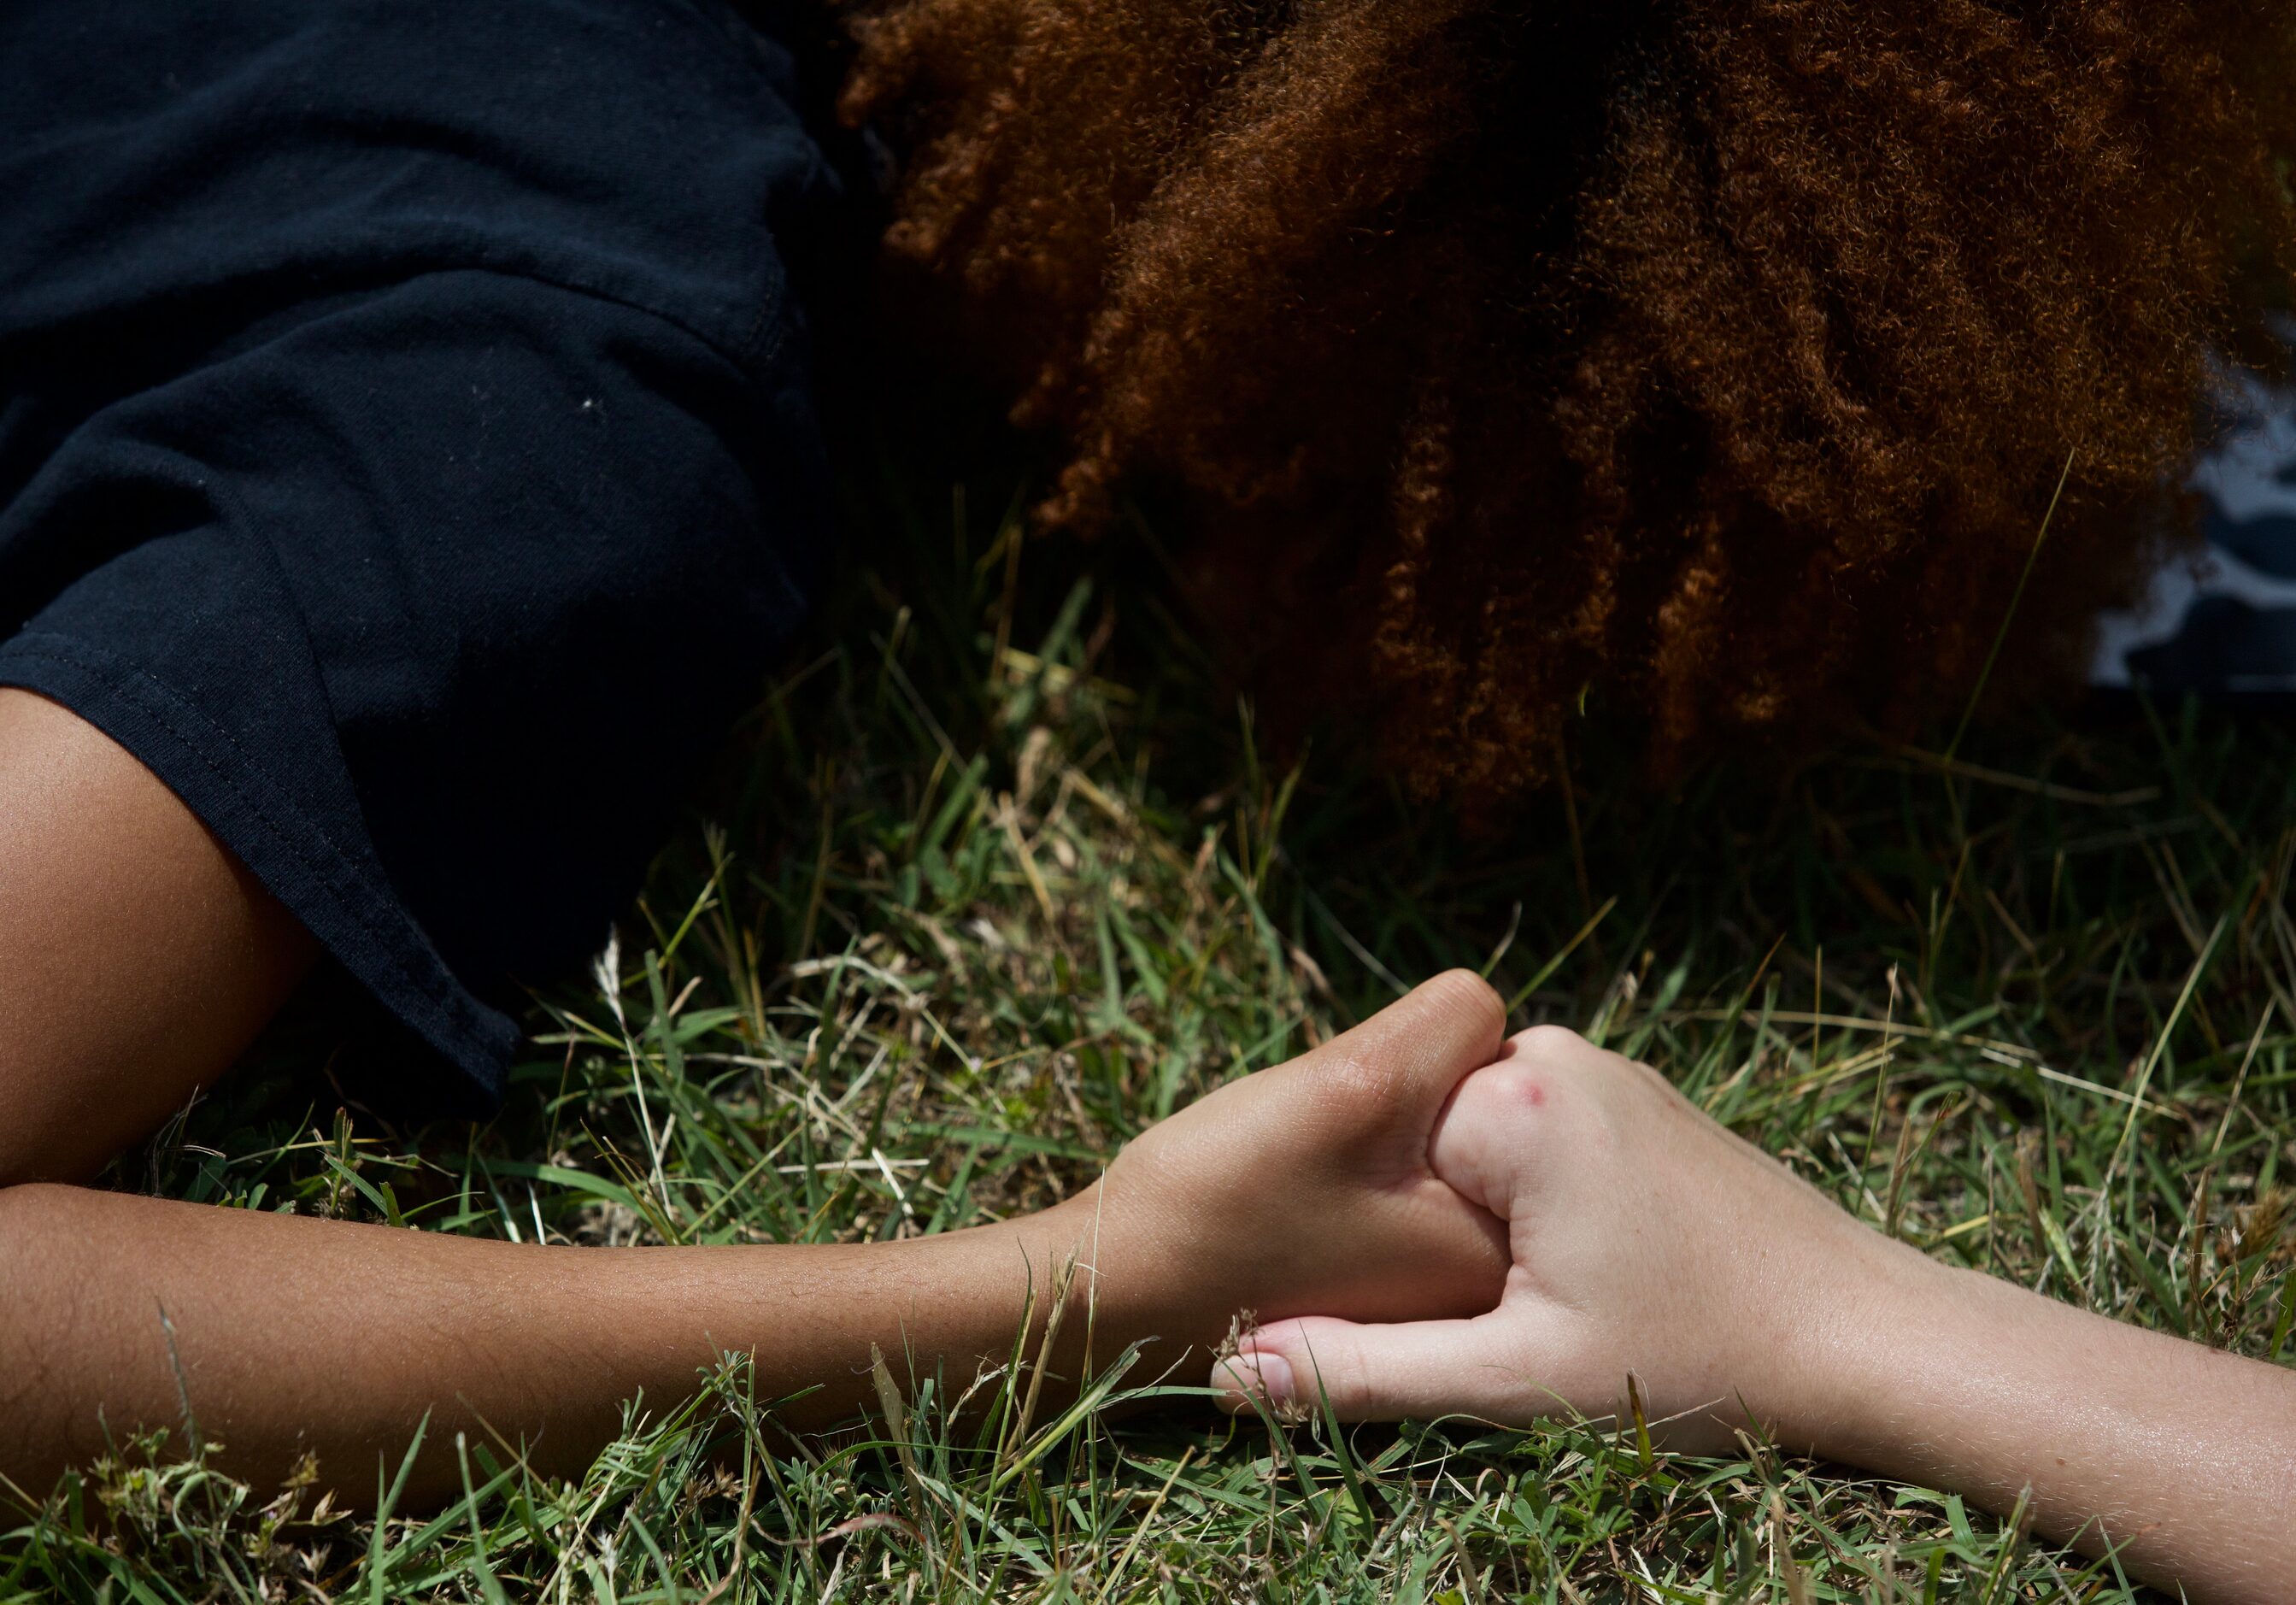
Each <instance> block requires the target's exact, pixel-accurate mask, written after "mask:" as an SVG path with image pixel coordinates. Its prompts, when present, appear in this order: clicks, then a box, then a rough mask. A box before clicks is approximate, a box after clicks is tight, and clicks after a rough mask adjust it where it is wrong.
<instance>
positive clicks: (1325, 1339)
mask: <svg viewBox="0 0 2296 1605" xmlns="http://www.w3.org/2000/svg"><path fill="white" fill-rule="evenodd" d="M1546 1320H1547V1318H1546V1317H1544V1316H1543V1315H1540V1314H1538V1313H1533V1312H1530V1311H1525V1310H1500V1311H1496V1312H1494V1313H1491V1314H1488V1315H1479V1316H1476V1317H1475V1318H1474V1319H1472V1320H1471V1321H1414V1322H1410V1323H1408V1324H1406V1325H1399V1326H1362V1325H1358V1324H1357V1323H1356V1322H1354V1321H1334V1320H1332V1319H1329V1318H1328V1317H1324V1316H1310V1317H1308V1318H1305V1319H1302V1320H1298V1321H1277V1322H1276V1323H1275V1324H1274V1325H1272V1326H1266V1327H1262V1328H1260V1329H1259V1330H1258V1331H1256V1332H1254V1333H1252V1335H1251V1337H1248V1338H1246V1339H1245V1340H1244V1342H1243V1344H1242V1347H1241V1348H1240V1349H1239V1350H1238V1351H1237V1353H1236V1354H1234V1355H1233V1356H1232V1357H1230V1358H1228V1359H1226V1360H1223V1361H1221V1362H1219V1363H1218V1365H1217V1366H1215V1367H1214V1368H1213V1370H1212V1386H1213V1387H1216V1388H1218V1389H1219V1390H1220V1399H1219V1403H1220V1407H1221V1408H1222V1409H1224V1410H1227V1411H1230V1412H1242V1411H1245V1410H1249V1409H1251V1408H1252V1407H1253V1405H1254V1404H1255V1403H1259V1404H1264V1405H1266V1406H1267V1409H1268V1410H1269V1412H1271V1413H1274V1414H1276V1415H1279V1416H1281V1415H1309V1414H1314V1413H1316V1412H1319V1411H1320V1410H1321V1409H1322V1408H1323V1404H1324V1401H1325V1400H1328V1401H1330V1403H1331V1406H1332V1412H1333V1414H1334V1415H1335V1416H1337V1417H1338V1418H1339V1419H1340V1420H1342V1421H1398V1420H1403V1419H1404V1418H1405V1417H1406V1416H1408V1417H1415V1418H1418V1419H1422V1420H1424V1419H1427V1418H1429V1417H1434V1416H1446V1415H1466V1416H1475V1417H1479V1418H1480V1419H1482V1420H1489V1421H1494V1422H1497V1423H1499V1424H1500V1425H1503V1426H1521V1425H1524V1424H1526V1423H1528V1422H1529V1421H1531V1420H1536V1419H1538V1417H1540V1416H1547V1415H1555V1414H1559V1413H1567V1412H1568V1410H1569V1405H1568V1403H1567V1402H1566V1401H1565V1400H1564V1399H1563V1398H1562V1396H1561V1395H1560V1393H1559V1392H1558V1391H1556V1390H1555V1389H1554V1379H1556V1377H1557V1376H1558V1374H1559V1368H1558V1367H1557V1366H1556V1365H1554V1363H1553V1362H1552V1361H1551V1358H1550V1356H1552V1355H1553V1354H1555V1353H1556V1352H1557V1351H1559V1349H1560V1348H1561V1345H1560V1343H1559V1342H1557V1341H1554V1339H1555V1338H1557V1337H1559V1336H1560V1334H1559V1333H1554V1332H1552V1331H1551V1330H1542V1329H1541V1328H1542V1327H1543V1326H1545V1325H1546Z"/></svg>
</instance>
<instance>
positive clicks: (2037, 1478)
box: [1222, 1027, 2296, 1605]
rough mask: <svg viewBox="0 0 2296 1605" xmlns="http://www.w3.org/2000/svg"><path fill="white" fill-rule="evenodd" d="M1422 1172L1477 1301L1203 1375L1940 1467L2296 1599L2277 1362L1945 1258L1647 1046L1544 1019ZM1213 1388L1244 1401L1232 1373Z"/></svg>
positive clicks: (2132, 1564)
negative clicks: (1591, 1039)
mask: <svg viewBox="0 0 2296 1605" xmlns="http://www.w3.org/2000/svg"><path fill="white" fill-rule="evenodd" d="M1431 1158H1432V1162H1433V1165H1434V1169H1435V1173H1436V1174H1437V1175H1438V1176H1439V1177H1440V1178H1441V1179H1442V1180H1444V1181H1447V1182H1449V1183H1450V1184H1451V1185H1452V1186H1453V1187H1455V1188H1456V1189H1458V1190H1459V1191H1460V1193H1461V1194H1462V1195H1463V1196H1464V1197H1466V1198H1472V1199H1473V1200H1474V1201H1475V1202H1476V1203H1478V1204H1480V1205H1482V1206H1485V1207H1486V1208H1488V1209H1489V1210H1490V1211H1491V1212H1492V1213H1493V1214H1497V1215H1498V1216H1500V1217H1502V1218H1504V1219H1505V1221H1506V1222H1507V1231H1508V1239H1509V1243H1510V1247H1511V1253H1512V1257H1513V1266H1512V1268H1511V1269H1510V1271H1509V1272H1508V1273H1507V1284H1506V1291H1505V1295H1504V1296H1503V1297H1502V1298H1501V1299H1500V1300H1499V1301H1498V1303H1497V1307H1496V1308H1494V1309H1492V1310H1491V1311H1489V1312H1488V1313H1484V1314H1481V1315H1479V1316H1476V1317H1474V1318H1473V1319H1471V1320H1466V1321H1424V1322H1419V1323H1415V1324H1408V1325H1389V1326H1365V1325H1358V1324H1355V1323H1353V1322H1350V1321H1336V1320H1324V1319H1315V1318H1310V1319H1308V1320H1303V1321H1279V1322H1275V1323H1273V1324H1271V1325H1269V1326H1267V1327H1266V1328H1264V1329H1261V1330H1260V1331H1259V1332H1258V1333H1257V1334H1255V1335H1254V1336H1253V1337H1252V1338H1251V1341H1250V1342H1249V1343H1248V1344H1247V1345H1246V1346H1244V1349H1243V1351H1242V1353H1241V1354H1239V1356H1238V1357H1237V1359H1236V1361H1235V1362H1234V1368H1233V1370H1228V1371H1224V1372H1223V1373H1222V1375H1223V1378H1224V1379H1226V1381H1228V1382H1230V1383H1231V1384H1233V1383H1235V1382H1237V1381H1238V1380H1240V1381H1241V1383H1242V1387H1243V1388H1244V1389H1245V1390H1247V1391H1249V1392H1252V1393H1257V1394H1259V1395H1262V1396H1269V1395H1274V1396H1275V1397H1276V1399H1277V1402H1278V1403H1283V1404H1286V1405H1289V1406H1291V1407H1292V1408H1297V1407H1299V1406H1300V1404H1302V1403H1305V1402H1308V1401H1313V1400H1316V1398H1317V1396H1318V1395H1317V1394H1316V1388H1317V1387H1319V1386H1320V1387H1321V1389H1322V1395H1321V1396H1322V1397H1325V1398H1328V1399H1329V1400H1330V1401H1331V1403H1332V1404H1333V1408H1334V1409H1335V1410H1336V1411H1337V1412H1338V1413H1339V1415H1340V1416H1341V1419H1343V1420H1396V1419H1399V1418H1401V1417H1404V1416H1416V1417H1420V1418H1425V1417H1428V1416H1431V1415H1439V1414H1443V1413H1445V1412H1462V1413H1464V1414H1469V1415H1472V1416H1477V1417H1480V1418H1483V1419H1486V1420H1493V1421H1498V1422H1503V1423H1512V1424H1521V1423H1525V1422H1529V1421H1531V1420H1537V1419H1539V1418H1541V1417H1547V1416H1553V1415H1558V1414H1572V1413H1576V1414H1582V1415H1586V1416H1589V1417H1595V1418H1611V1419H1622V1418H1623V1417H1624V1416H1625V1415H1626V1414H1627V1413H1628V1410H1629V1408H1630V1407H1629V1406H1628V1403H1627V1401H1626V1379H1627V1378H1628V1375H1629V1374H1630V1373H1631V1374H1632V1375H1633V1377H1634V1378H1635V1379H1636V1384H1637V1390H1638V1392H1639V1394H1640V1396H1641V1399H1642V1403H1643V1407H1644V1412H1645V1413H1646V1415H1647V1417H1648V1418H1649V1419H1650V1420H1651V1421H1652V1427H1653V1431H1654V1434H1655V1436H1658V1437H1660V1438H1661V1439H1662V1440H1664V1441H1666V1442H1668V1443H1670V1444H1673V1445H1675V1446H1677V1447H1679V1448H1683V1449H1686V1450H1691V1451H1693V1452H1706V1451H1722V1450H1726V1448H1727V1447H1728V1446H1729V1444H1731V1442H1732V1440H1733V1437H1734V1434H1735V1432H1737V1431H1738V1430H1739V1429H1741V1428H1748V1427H1759V1428H1760V1429H1761V1430H1762V1431H1764V1432H1766V1433H1767V1434H1768V1435H1769V1436H1771V1438H1772V1439H1773V1440H1774V1441H1775V1442H1777V1443H1779V1444H1783V1445H1784V1446H1785V1447H1787V1448H1790V1449H1792V1450H1794V1451H1797V1452H1804V1453H1813V1454H1816V1455H1818V1456H1821V1457H1823V1458H1825V1459H1829V1460H1836V1461H1844V1462H1846V1463H1848V1464H1850V1465H1854V1466H1859V1467H1863V1468H1865V1469H1869V1470H1873V1471H1878V1472H1881V1473H1882V1474H1883V1475H1885V1476H1888V1477H1893V1478H1896V1479H1898V1480H1899V1481H1905V1482H1913V1483H1918V1484H1922V1485H1923V1486H1931V1487H1940V1488H1948V1489H1954V1490H1957V1491H1959V1492H1961V1493H1963V1494H1966V1495H1968V1496H1969V1497H1970V1498H1971V1499H1972V1500H1974V1501H1975V1502H1979V1503H1980V1504H1983V1505H1985V1506H1987V1507H1988V1508H1989V1509H1992V1510H1997V1511H2004V1512H2005V1511H2008V1510H2013V1508H2014V1507H2015V1506H2016V1503H2017V1502H2018V1499H2019V1496H2020V1494H2022V1493H2024V1492H2025V1491H2026V1490H2027V1489H2028V1488H2030V1491H2031V1499H2032V1510H2033V1516H2034V1522H2035V1527H2036V1528H2037V1529H2038V1531H2041V1532H2043V1533H2046V1534H2049V1535H2054V1536H2056V1537H2060V1538H2063V1537H2071V1536H2073V1535H2076V1534H2078V1535H2079V1537H2080V1540H2081V1543H2082V1544H2083V1546H2084V1547H2085V1548H2088V1549H2091V1550H2095V1549H2099V1548H2101V1547H2103V1545H2105V1544H2106V1543H2111V1544H2112V1545H2114V1546H2117V1547H2118V1549H2119V1551H2120V1555H2121V1557H2122V1560H2123V1564H2124V1565H2125V1566H2127V1567H2128V1569H2129V1570H2130V1571H2131V1572H2133V1573H2135V1574H2137V1575H2140V1576H2149V1577H2152V1578H2154V1579H2157V1580H2159V1581H2161V1582H2162V1583H2164V1584H2167V1583H2170V1582H2181V1583H2182V1584H2184V1585H2185V1587H2186V1589H2187V1590H2189V1591H2190V1592H2191V1593H2192V1594H2193V1595H2194V1597H2195V1598H2202V1599H2209V1600H2219V1601H2258V1602H2259V1605H2261V1602H2262V1601H2283V1602H2284V1601H2288V1600H2290V1599H2292V1598H2296V1527H2292V1524H2291V1522H2290V1521H2289V1519H2288V1517H2289V1513H2290V1512H2291V1511H2292V1510H2296V1371H2289V1370H2283V1369H2281V1368H2279V1367H2277V1366H2272V1365H2266V1364H2263V1363H2260V1362H2256V1361H2251V1360H2243V1359H2240V1358H2237V1357H2235V1356H2234V1355H2230V1354H2224V1353H2222V1352H2220V1351H2218V1350H2215V1349H2210V1348H2204V1347H2202V1346H2200V1345H2198V1344H2194V1343H2186V1342H2184V1341H2182V1340H2181V1339H2178V1338H2174V1337H2165V1336H2163V1335H2161V1334H2160V1333H2156V1332H2148V1331H2144V1330H2143V1329H2139V1328H2136V1327H2131V1326H2125V1325H2122V1324H2120V1322H2117V1321H2108V1320H2106V1319H2104V1318H2103V1317H2102V1316H2098V1315H2094V1314H2090V1313H2087V1312H2084V1311H2080V1310H2076V1309H2073V1308H2071V1306H2069V1305H2062V1304H2059V1303H2057V1302H2055V1301H2054V1300H2053V1299H2048V1298H2044V1297H2042V1296H2038V1295H2037V1294H2034V1293H2030V1292H2028V1291H2026V1290H2025V1289H2023V1288H2017V1287H2014V1286H2012V1285H2011V1284H2009V1283H2007V1282H2005V1281H2000V1280H1996V1279H1994V1278H1992V1277H1988V1276H1981V1275H1979V1274H1977V1273H1976V1272H1969V1271H1962V1270H1957V1269H1955V1268H1953V1267H1950V1266H1947V1265H1943V1264H1940V1263H1938V1262H1937V1261H1935V1260H1932V1259H1931V1258H1929V1257H1928V1256H1927V1255H1923V1254H1921V1253H1919V1252H1917V1251H1916V1250H1915V1249H1913V1248H1911V1247H1907V1245H1905V1244H1903V1243H1901V1242H1898V1241H1896V1240H1894V1239H1890V1238H1887V1237H1884V1236H1883V1235H1882V1233H1880V1232H1879V1231H1876V1230H1874V1229H1872V1228H1871V1227H1869V1226H1867V1225H1866V1224H1864V1223H1863V1222H1859V1221H1857V1220H1854V1219H1852V1218H1851V1217H1850V1216H1849V1214H1846V1213H1844V1212H1843V1211H1842V1210H1841V1208H1840V1207H1839V1206H1836V1205H1835V1204H1834V1203H1833V1200H1831V1199H1829V1198H1825V1196H1824V1195H1823V1194H1821V1193H1819V1192H1818V1191H1817V1190H1816V1189H1815V1188H1812V1187H1810V1186H1809V1185H1808V1184H1807V1183H1805V1182H1803V1181H1800V1180H1799V1179H1798V1178H1796V1177H1795V1176H1793V1175H1792V1173H1789V1172H1788V1171H1787V1170H1786V1169H1785V1168H1784V1166H1783V1165H1779V1164H1778V1163H1777V1162H1776V1161H1775V1160H1773V1159H1771V1158H1770V1157H1769V1156H1767V1155H1766V1154H1763V1153H1762V1152H1760V1151H1759V1149H1757V1148H1753V1147H1752V1146H1751V1145H1750V1144H1748V1143H1746V1142H1744V1141H1742V1140H1740V1139H1738V1138H1736V1137H1734V1136H1733V1135H1731V1134H1730V1133H1729V1132H1726V1131H1725V1130H1723V1129H1722V1127H1720V1126H1719V1125H1718V1124H1716V1123H1714V1122H1713V1121H1712V1120H1710V1119H1709V1118H1708V1117H1707V1116H1706V1115H1704V1114H1703V1113H1702V1112H1701V1111H1700V1110H1698V1109H1697V1108H1695V1107H1693V1106H1692V1105H1691V1104H1690V1103H1689V1102H1688V1100H1686V1099H1684V1098H1683V1097H1682V1096H1681V1094H1679V1093H1678V1092H1677V1091H1675V1090H1674V1089H1673V1088H1672V1087H1670V1086H1669V1085H1668V1084H1667V1082H1665V1081H1664V1079H1663V1078H1661V1076H1660V1075H1659V1074H1657V1073H1656V1072H1655V1071H1653V1070H1652V1069H1650V1068H1649V1067H1648V1066H1643V1065H1637V1064H1634V1063H1632V1062H1630V1061H1628V1060H1627V1059H1624V1058H1620V1057H1619V1056H1618V1055H1617V1054H1614V1053H1606V1052H1604V1051H1603V1050H1602V1049H1597V1048H1595V1047H1593V1046H1591V1045H1589V1044H1588V1043H1587V1041H1585V1040H1583V1039H1582V1038H1580V1037H1579V1036H1576V1035H1574V1034H1573V1033H1570V1032H1567V1031H1562V1030H1559V1029H1556V1028H1553V1027H1546V1028H1542V1029H1540V1030H1537V1031H1531V1032H1526V1033H1523V1034H1522V1035H1521V1036H1518V1037H1515V1038H1513V1040H1512V1041H1509V1042H1508V1043H1507V1045H1506V1048H1505V1050H1504V1052H1503V1054H1502V1056H1501V1058H1500V1059H1499V1060H1498V1062H1497V1064H1495V1065H1493V1066H1491V1067H1489V1068H1488V1069H1485V1070H1481V1071H1479V1072H1477V1073H1476V1074H1473V1075H1472V1076H1470V1077H1468V1078H1467V1080H1466V1081H1465V1082H1464V1083H1463V1084H1462V1085H1461V1087H1460V1088H1459V1091H1458V1092H1457V1093H1456V1096H1455V1098H1454V1100H1453V1102H1452V1105H1451V1107H1450V1108H1449V1109H1448V1110H1447V1113H1446V1115H1445V1117H1444V1119H1443V1121H1442V1122H1441V1123H1440V1125H1439V1128H1438V1130H1437V1132H1436V1133H1435V1140H1434V1143H1433V1146H1432V1148H1431ZM1227 1403H1228V1404H1229V1406H1230V1407H1231V1408H1239V1407H1242V1404H1243V1403H1244V1400H1243V1398H1242V1396H1241V1395H1239V1394H1237V1393H1234V1392H1231V1394H1230V1396H1229V1398H1228V1400H1227Z"/></svg>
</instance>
